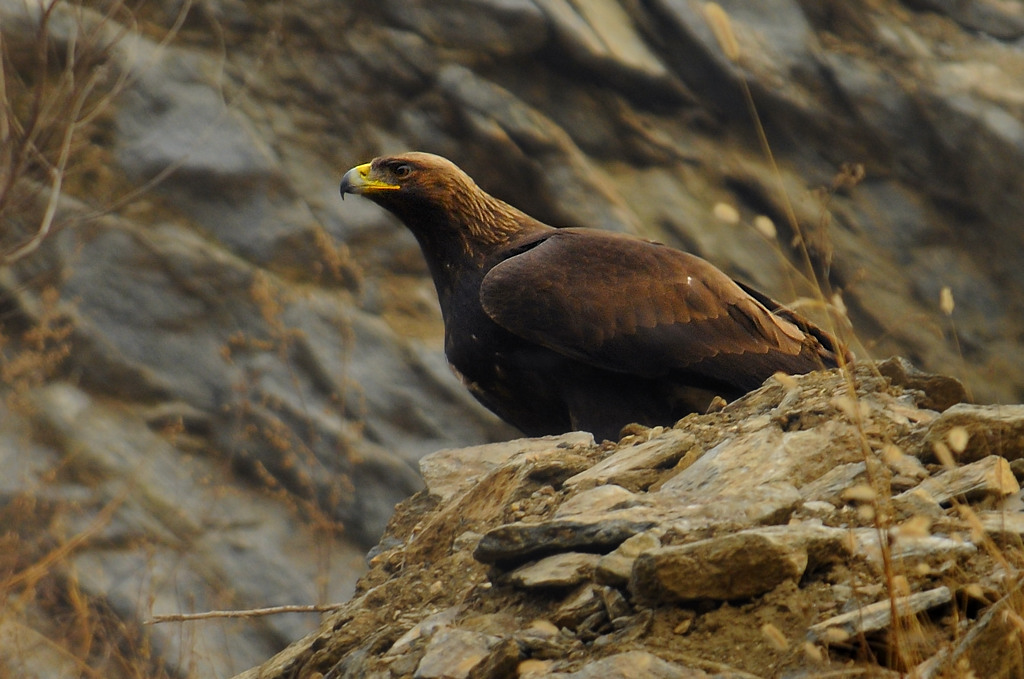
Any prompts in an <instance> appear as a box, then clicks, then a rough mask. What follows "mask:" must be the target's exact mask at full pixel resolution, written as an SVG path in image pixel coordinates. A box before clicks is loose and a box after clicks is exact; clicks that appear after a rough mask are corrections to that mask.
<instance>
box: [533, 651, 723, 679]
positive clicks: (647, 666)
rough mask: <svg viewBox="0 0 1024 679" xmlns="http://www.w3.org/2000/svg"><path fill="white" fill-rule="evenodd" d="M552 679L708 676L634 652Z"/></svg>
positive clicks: (686, 677) (644, 653)
mask: <svg viewBox="0 0 1024 679" xmlns="http://www.w3.org/2000/svg"><path fill="white" fill-rule="evenodd" d="M549 676H551V677H552V678H553V679H554V678H555V677H557V678H558V679H604V678H605V677H609V678H610V677H615V678H616V679H648V678H649V679H691V678H692V679H702V678H703V677H707V676H708V675H707V674H705V673H704V672H702V671H700V670H695V669H690V668H687V667H680V666H679V665H676V664H674V663H670V662H666V661H664V660H662V659H661V658H659V657H658V656H656V655H654V654H653V653H647V652H646V651H630V652H627V653H619V654H617V655H613V656H610V657H608V658H604V659H602V660H598V661H597V662H594V663H591V664H590V665H588V666H587V667H586V668H584V669H582V670H580V671H578V672H571V673H562V672H555V673H552V674H551V675H549Z"/></svg>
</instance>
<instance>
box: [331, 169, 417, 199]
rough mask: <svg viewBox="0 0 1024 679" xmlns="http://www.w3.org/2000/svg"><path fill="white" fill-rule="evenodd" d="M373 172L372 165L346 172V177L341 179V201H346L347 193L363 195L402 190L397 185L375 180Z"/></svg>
mask: <svg viewBox="0 0 1024 679" xmlns="http://www.w3.org/2000/svg"><path fill="white" fill-rule="evenodd" d="M372 172H373V167H372V164H371V163H364V164H362V165H356V166H355V167H353V168H352V169H351V170H349V171H348V172H346V173H345V176H344V177H342V178H341V199H342V200H345V194H346V193H357V194H363V193H374V192H376V191H397V190H398V189H400V188H402V187H401V186H398V185H397V184H389V183H387V182H384V181H381V180H379V179H375V178H374V177H373V175H372Z"/></svg>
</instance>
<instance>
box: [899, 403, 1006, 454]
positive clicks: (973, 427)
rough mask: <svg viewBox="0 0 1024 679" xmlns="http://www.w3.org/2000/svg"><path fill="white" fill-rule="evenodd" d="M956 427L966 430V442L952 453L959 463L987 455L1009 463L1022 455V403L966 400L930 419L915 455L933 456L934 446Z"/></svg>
mask: <svg viewBox="0 0 1024 679" xmlns="http://www.w3.org/2000/svg"><path fill="white" fill-rule="evenodd" d="M958 427H962V428H963V429H964V430H965V431H966V433H967V442H966V445H965V447H964V448H963V450H962V452H960V453H959V454H957V456H956V458H957V460H958V461H960V462H963V463H968V462H976V461H977V460H980V459H982V458H983V457H986V456H988V455H999V456H1001V457H1003V458H1006V460H1008V461H1010V462H1012V461H1014V460H1018V459H1021V458H1022V457H1024V406H1019V405H1012V406H1011V405H1007V406H997V407H991V406H976V405H970V404H967V403H960V404H958V405H955V406H953V407H951V408H949V409H948V410H946V411H945V412H943V413H942V415H941V416H939V418H938V419H936V420H935V421H934V422H932V423H931V425H929V427H928V433H927V435H926V436H925V437H924V440H923V442H922V446H921V447H920V448H919V449H918V452H917V453H916V454H918V455H920V456H921V457H923V458H924V459H927V460H932V459H935V453H934V449H935V446H936V445H937V444H939V443H941V444H943V445H948V443H949V441H948V438H949V435H950V432H952V431H953V430H954V429H957V428H958Z"/></svg>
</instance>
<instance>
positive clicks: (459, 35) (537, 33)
mask: <svg viewBox="0 0 1024 679" xmlns="http://www.w3.org/2000/svg"><path fill="white" fill-rule="evenodd" d="M381 7H382V8H383V9H384V11H385V12H386V13H387V15H388V17H389V18H390V19H391V20H392V21H394V22H395V23H396V24H398V25H400V26H402V27H403V28H405V29H408V30H413V31H415V32H417V33H419V34H421V35H423V36H424V37H426V38H428V39H429V40H431V41H433V42H436V43H439V44H442V45H446V46H451V47H456V48H459V49H465V50H480V51H483V52H488V53H492V54H495V55H497V56H502V57H508V56H512V55H521V54H528V53H530V52H533V51H536V50H537V49H539V48H540V47H541V46H542V45H543V44H544V42H545V40H546V39H547V34H548V26H547V22H546V21H545V19H544V15H543V14H542V13H541V12H540V10H539V9H538V8H537V5H536V4H534V3H533V2H530V0H486V1H485V2H469V1H467V0H439V1H433V2H431V1H429V0H421V1H414V2H406V1H404V0H385V1H384V2H382V3H381Z"/></svg>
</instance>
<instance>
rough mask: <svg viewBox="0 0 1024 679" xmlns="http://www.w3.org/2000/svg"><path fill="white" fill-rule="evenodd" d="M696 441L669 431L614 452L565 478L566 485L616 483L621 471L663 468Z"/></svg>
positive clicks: (689, 435) (682, 433)
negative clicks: (650, 439) (574, 474)
mask: <svg viewBox="0 0 1024 679" xmlns="http://www.w3.org/2000/svg"><path fill="white" fill-rule="evenodd" d="M695 443H696V440H695V438H694V437H693V435H692V434H688V433H686V432H683V431H678V430H669V431H668V432H667V433H666V435H665V436H662V437H658V438H657V439H656V440H654V441H648V442H646V443H641V444H639V445H636V446H634V447H631V448H625V449H623V450H620V451H618V452H616V453H615V454H614V455H611V456H609V457H607V458H605V459H604V460H602V461H601V462H599V463H597V464H596V465H594V466H593V467H590V468H589V469H587V470H586V471H583V472H580V473H579V474H577V475H576V476H573V477H572V478H570V479H568V480H567V481H566V482H565V483H566V484H567V485H569V486H580V487H586V486H588V485H591V484H602V485H603V484H608V483H615V481H616V479H617V478H618V477H619V476H620V475H623V474H628V473H629V472H631V471H634V470H636V469H643V468H648V467H666V466H668V465H671V464H673V463H675V462H677V461H678V460H679V459H680V458H681V457H682V456H683V455H685V454H686V452H687V451H688V450H689V449H690V448H691V447H692V446H693V445H694V444H695Z"/></svg>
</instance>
